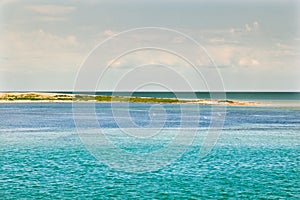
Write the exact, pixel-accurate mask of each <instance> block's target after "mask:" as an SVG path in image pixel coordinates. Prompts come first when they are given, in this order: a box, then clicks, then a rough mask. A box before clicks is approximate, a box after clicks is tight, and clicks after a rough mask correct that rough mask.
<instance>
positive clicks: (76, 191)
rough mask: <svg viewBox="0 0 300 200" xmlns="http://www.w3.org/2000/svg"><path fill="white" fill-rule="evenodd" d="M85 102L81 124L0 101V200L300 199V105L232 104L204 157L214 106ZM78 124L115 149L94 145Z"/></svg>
mask: <svg viewBox="0 0 300 200" xmlns="http://www.w3.org/2000/svg"><path fill="white" fill-rule="evenodd" d="M87 105H88V104H85V103H81V104H79V106H82V109H83V112H82V113H80V118H77V120H78V119H79V122H78V121H77V123H75V122H76V120H75V122H74V112H73V108H72V106H73V104H72V103H1V104H0V199H300V156H299V155H300V112H299V111H300V109H299V107H272V106H268V107H227V108H226V111H225V112H226V116H225V118H224V119H225V121H224V124H223V126H222V131H221V132H220V135H219V137H218V138H217V140H216V141H215V143H214V145H213V146H212V148H211V149H210V151H209V152H208V153H207V154H206V155H204V156H201V154H200V152H201V150H202V149H203V148H204V146H205V144H206V143H205V141H206V140H205V139H206V138H209V137H210V135H209V132H208V130H209V129H213V128H214V127H213V126H212V125H211V120H212V113H213V111H212V107H210V106H203V105H201V106H197V105H190V106H182V105H180V104H160V105H156V104H141V103H130V104H124V103H113V104H110V103H96V104H95V105H94V106H95V113H94V115H92V114H91V113H88V112H84V108H85V106H87ZM114 111H115V112H114ZM223 111H224V110H223ZM77 114H78V113H77ZM128 116H129V117H130V118H129V120H128ZM187 116H188V118H186V117H187ZM75 117H76V116H75ZM93 118H96V120H97V122H98V129H96V130H95V129H94V127H91V126H89V120H90V119H93ZM80 122H81V125H82V124H86V127H84V128H82V126H81V131H82V130H83V132H84V133H85V131H86V133H90V132H97V131H99V130H101V131H102V135H101V134H100V135H94V137H98V139H99V137H105V138H106V140H105V141H110V142H112V143H113V145H107V144H106V143H103V140H101V139H102V138H100V140H99V141H100V143H97V142H95V143H93V145H94V149H93V147H91V146H89V144H87V143H88V142H89V141H86V140H84V139H83V138H82V134H84V133H79V132H78V129H77V128H78V127H77V126H78V125H79V124H78V123H80ZM187 122H189V123H187ZM92 128H93V129H92ZM91 129H92V130H91ZM127 130H129V132H127ZM132 130H135V131H136V132H134V134H133V135H131V134H130V133H131V132H130V131H132ZM152 130H155V131H157V132H155V134H152V133H151V131H152ZM178 130H180V131H178ZM127 133H129V134H127ZM139 134H140V135H139ZM176 134H180V138H183V140H182V143H181V142H180V140H179V142H177V143H176V145H175V147H174V148H173V149H171V150H170V146H169V144H170V143H172V141H174V140H175V137H176ZM147 135H150V136H149V137H147ZM191 137H192V138H191ZM91 141H98V140H97V138H96V140H91ZM184 141H191V142H190V143H189V142H186V143H185V142H184ZM97 145H98V146H97ZM116 150H118V151H116ZM159 150H170V151H165V152H164V153H165V154H164V155H163V154H158V155H160V156H157V154H156V152H159ZM101 152H105V154H104V153H103V154H101ZM116 152H121V153H120V154H116ZM124 152H125V153H126V154H122V153H124ZM172 153H174V154H176V155H177V156H176V157H174V158H175V159H170V160H169V162H163V160H168V158H173V157H172V155H170V154H172ZM102 155H103V156H102ZM124 155H126V156H127V157H124ZM137 158H138V159H141V160H135V159H137ZM143 159H145V160H143ZM144 161H145V162H144ZM142 164H146V165H147V166H148V167H149V168H147V166H143V165H142ZM143 167H146V168H143Z"/></svg>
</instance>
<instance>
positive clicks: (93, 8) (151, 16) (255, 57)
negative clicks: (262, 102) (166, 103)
mask: <svg viewBox="0 0 300 200" xmlns="http://www.w3.org/2000/svg"><path fill="white" fill-rule="evenodd" d="M299 4H300V3H299V1H296V0H277V1H276V0H274V1H271V0H262V1H247V0H245V1H222V0H218V1H217V0H213V1H201V0H200V1H196V0H194V1H192V0H186V1H178V0H172V1H171V0H165V1H158V0H152V1H143V0H123V1H115V0H110V1H108V0H104V1H103V0H99V1H94V0H91V1H76V0H74V1H55V0H54V1H33V0H28V1H17V0H3V1H1V3H0V6H1V7H0V90H2V91H7V90H72V89H73V87H74V82H75V81H76V76H77V74H78V71H79V69H80V65H81V64H82V63H83V61H84V60H85V59H86V57H87V56H88V54H89V53H90V52H91V51H92V49H93V48H94V47H95V46H96V45H97V44H99V43H100V42H102V41H103V40H105V39H107V38H108V37H111V36H113V35H114V34H116V33H119V32H121V31H125V30H128V29H132V28H137V27H165V28H169V29H174V30H177V31H180V32H182V33H184V34H187V35H189V36H190V37H192V38H194V39H195V40H197V41H198V42H199V43H200V44H201V45H202V46H203V47H204V48H205V49H206V50H207V52H208V53H209V55H210V56H211V57H212V59H213V60H214V61H215V63H216V65H217V70H218V71H219V73H220V75H221V77H222V79H223V82H224V87H225V89H226V90H230V91H300V83H299V78H298V77H299V74H300V67H299V64H300V62H299V57H300V51H299V50H300V49H299V45H300V35H299V19H300V18H299V16H300V15H299V13H300V12H299V8H300V7H299ZM158 32H159V31H158ZM158 32H157V31H149V32H147V34H145V35H143V36H139V35H138V34H137V33H132V35H131V37H130V38H128V37H127V36H126V37H127V39H128V40H127V39H126V40H123V41H122V42H121V43H120V44H119V43H118V42H117V39H116V40H115V41H114V43H113V44H114V45H113V46H108V47H107V51H106V52H105V54H109V53H110V52H113V51H114V50H116V49H122V48H125V49H126V47H127V48H130V45H131V43H139V44H141V43H143V42H144V43H145V39H147V40H149V41H150V42H149V41H148V42H149V43H148V44H149V45H151V44H152V43H153V41H154V43H157V44H158V43H159V44H160V45H161V46H162V47H164V48H170V49H171V48H173V46H174V45H175V44H177V43H178V45H180V48H178V50H179V51H181V53H184V54H188V55H189V56H190V57H192V59H193V60H199V59H200V58H202V57H205V55H203V52H199V54H202V55H199V54H197V53H195V52H194V51H192V45H191V44H190V43H189V42H188V41H184V40H182V38H180V36H179V37H177V38H176V36H174V35H172V34H171V35H170V38H168V37H167V36H166V35H165V36H163V35H160V34H159V33H158ZM135 34H137V35H135ZM173 36H174V38H173ZM146 37H148V38H146ZM171 37H172V38H171ZM123 39H124V38H123ZM178 41H179V42H178ZM151 42H152V43H151ZM120 45H122V47H121V46H120ZM100 54H101V53H100ZM111 55H113V53H112V54H111ZM108 57H109V56H108ZM154 58H155V59H154ZM99 59H100V60H101V59H102V58H101V55H99ZM103 59H104V58H103ZM205 60H207V58H203V59H202V60H201V62H199V63H196V65H197V67H198V68H199V69H201V70H202V68H203V70H204V73H205V70H206V68H207V67H210V66H209V65H210V64H211V63H209V62H206V61H205ZM103 62H104V63H105V62H106V61H103ZM157 62H159V64H163V65H168V66H169V67H170V70H171V71H172V70H173V71H174V72H175V71H176V73H179V74H180V75H182V76H184V79H189V82H191V84H192V85H193V89H195V90H206V89H207V88H205V84H204V83H202V82H203V80H198V79H197V78H195V77H193V75H192V74H193V72H192V70H190V68H189V67H188V66H186V63H183V62H182V60H180V58H178V57H176V56H175V57H174V56H172V55H170V54H169V53H166V52H156V51H141V52H136V53H133V54H131V55H128V56H126V57H124V58H122V59H120V60H118V61H116V62H114V63H113V64H112V66H111V68H109V70H108V73H107V74H106V76H105V77H104V80H103V81H104V82H103V83H102V85H101V87H98V89H103V90H114V89H115V88H114V87H112V86H113V85H114V83H115V82H116V81H117V80H119V79H120V78H121V77H122V75H124V74H126V73H128V72H129V71H130V70H132V69H134V67H135V66H138V65H143V64H149V65H150V64H151V63H152V64H153V63H156V64H157ZM94 64H95V66H97V67H98V68H101V67H103V66H99V64H100V63H97V62H96V63H94ZM161 67H162V68H163V66H161ZM211 67H214V66H211ZM146 71H147V76H148V78H149V80H151V77H152V76H153V77H155V76H157V73H158V72H159V69H158V68H157V67H155V66H154V65H153V70H151V69H150V70H149V69H147V70H146ZM90 73H91V76H92V74H94V73H95V72H94V71H91V72H90ZM141 73H142V72H141ZM165 73H166V76H167V74H168V72H165ZM207 73H208V72H207ZM162 74H163V72H162ZM138 76H140V74H139V73H138V72H136V74H135V75H134V76H132V77H131V78H132V79H136V78H137V77H138ZM162 78H164V79H167V78H170V77H162ZM170 79H172V77H171V78H170ZM208 79H209V77H208ZM173 82H174V80H173ZM175 82H176V81H175ZM204 82H205V81H204ZM170 84H172V81H170ZM125 85H126V83H125ZM123 89H125V90H126V87H125V88H123ZM150 89H151V87H150ZM173 89H175V90H176V89H177V90H187V89H186V88H184V87H181V86H180V84H179V83H178V85H176V84H175V86H174V87H173Z"/></svg>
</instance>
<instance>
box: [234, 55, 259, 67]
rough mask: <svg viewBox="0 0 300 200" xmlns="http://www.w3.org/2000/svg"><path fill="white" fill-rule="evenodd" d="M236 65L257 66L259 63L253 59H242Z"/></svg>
mask: <svg viewBox="0 0 300 200" xmlns="http://www.w3.org/2000/svg"><path fill="white" fill-rule="evenodd" d="M238 64H239V65H240V66H256V65H259V64H260V62H259V61H258V60H256V59H254V58H250V57H243V58H241V59H240V60H239V62H238Z"/></svg>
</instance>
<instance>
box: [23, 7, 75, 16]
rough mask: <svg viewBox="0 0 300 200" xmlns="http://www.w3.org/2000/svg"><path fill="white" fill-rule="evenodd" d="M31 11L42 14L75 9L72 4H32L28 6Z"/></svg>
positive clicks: (61, 12) (66, 11)
mask: <svg viewBox="0 0 300 200" xmlns="http://www.w3.org/2000/svg"><path fill="white" fill-rule="evenodd" d="M28 8H29V9H30V10H31V11H33V12H37V13H40V14H44V15H59V14H67V13H70V12H73V11H74V10H76V8H75V7H74V6H61V5H33V6H29V7H28Z"/></svg>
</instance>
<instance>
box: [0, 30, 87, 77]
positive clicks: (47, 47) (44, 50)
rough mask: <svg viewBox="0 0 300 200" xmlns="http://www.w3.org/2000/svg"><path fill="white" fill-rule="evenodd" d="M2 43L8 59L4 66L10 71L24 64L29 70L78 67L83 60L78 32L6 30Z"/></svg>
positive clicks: (1, 49) (1, 51)
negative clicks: (63, 35) (73, 33)
mask: <svg viewBox="0 0 300 200" xmlns="http://www.w3.org/2000/svg"><path fill="white" fill-rule="evenodd" d="M1 44H2V45H1V47H0V54H1V55H3V56H4V57H6V58H7V59H6V60H4V61H3V68H5V69H6V70H9V71H11V70H23V69H24V67H26V70H28V71H29V70H30V69H34V68H36V69H45V68H47V69H52V68H53V70H54V69H57V68H61V70H63V69H67V68H70V67H76V65H77V64H78V63H79V62H80V61H81V60H82V59H83V58H82V57H83V55H81V54H80V52H79V49H80V44H79V43H78V41H77V38H76V36H75V35H67V36H65V37H62V36H58V35H55V34H52V33H50V32H47V31H44V30H43V29H40V30H35V31H32V32H26V33H24V32H11V31H10V32H8V31H7V32H5V33H4V34H3V35H1ZM11 66H13V67H11ZM50 66H51V67H50ZM49 67H50V68H49ZM62 67H63V68H62Z"/></svg>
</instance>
